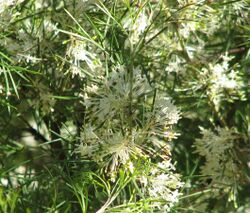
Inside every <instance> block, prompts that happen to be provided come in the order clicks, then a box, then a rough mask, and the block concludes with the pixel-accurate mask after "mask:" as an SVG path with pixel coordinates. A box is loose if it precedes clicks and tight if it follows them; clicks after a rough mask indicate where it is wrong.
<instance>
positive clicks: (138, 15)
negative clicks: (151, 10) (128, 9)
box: [123, 10, 152, 47]
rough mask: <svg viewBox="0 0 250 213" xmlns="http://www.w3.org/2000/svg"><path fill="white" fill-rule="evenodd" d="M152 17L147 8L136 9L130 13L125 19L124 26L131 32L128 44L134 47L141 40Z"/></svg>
mask: <svg viewBox="0 0 250 213" xmlns="http://www.w3.org/2000/svg"><path fill="white" fill-rule="evenodd" d="M151 19H152V17H151V16H150V15H148V14H147V11H145V10H143V11H139V10H135V11H134V14H129V16H128V17H127V18H125V19H123V28H124V29H125V30H127V31H128V34H129V36H128V39H127V41H126V46H128V47H129V46H130V47H132V46H133V45H134V44H136V43H137V42H138V41H139V40H140V36H141V35H142V34H143V32H144V31H145V30H146V28H147V27H148V26H149V24H150V22H151Z"/></svg>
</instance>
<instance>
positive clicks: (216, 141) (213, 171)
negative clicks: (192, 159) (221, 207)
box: [194, 127, 240, 188]
mask: <svg viewBox="0 0 250 213" xmlns="http://www.w3.org/2000/svg"><path fill="white" fill-rule="evenodd" d="M201 133H202V138H200V139H196V141H195V144H194V146H195V149H196V152H197V153H199V155H201V156H204V157H205V160H206V161H205V164H204V165H203V166H202V167H201V174H202V175H203V176H204V178H205V179H211V180H212V181H211V184H212V185H213V186H216V187H219V188H227V187H231V186H233V185H234V183H235V181H236V180H237V179H238V178H239V177H240V175H239V171H240V169H239V168H238V166H237V163H236V162H237V160H236V159H235V156H234V154H233V149H234V146H235V143H236V141H235V140H236V139H237V135H236V133H235V131H234V130H233V129H226V128H220V127H217V128H216V130H215V132H213V131H211V130H207V129H204V128H201Z"/></svg>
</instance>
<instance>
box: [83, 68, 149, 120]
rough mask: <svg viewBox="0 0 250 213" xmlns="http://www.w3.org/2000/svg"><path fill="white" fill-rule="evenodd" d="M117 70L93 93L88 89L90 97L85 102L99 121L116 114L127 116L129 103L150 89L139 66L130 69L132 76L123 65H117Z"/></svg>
mask: <svg viewBox="0 0 250 213" xmlns="http://www.w3.org/2000/svg"><path fill="white" fill-rule="evenodd" d="M117 70H118V71H117ZM117 70H116V71H113V72H112V73H111V75H110V76H109V77H108V78H106V79H105V80H104V83H103V84H102V85H101V86H100V87H99V88H98V90H96V91H95V92H94V94H93V93H92V92H91V91H90V93H89V96H90V98H89V99H88V100H87V102H85V105H86V106H87V107H88V108H89V109H91V110H92V111H93V114H94V115H95V116H96V117H97V118H98V120H99V121H101V122H104V121H106V120H107V119H108V120H111V119H113V118H114V117H117V116H129V107H130V104H133V103H136V102H137V99H138V98H139V97H140V96H141V95H143V94H146V93H147V92H149V91H150V90H151V87H150V85H149V83H148V81H147V79H146V77H145V76H142V75H141V71H140V69H139V68H136V69H133V70H131V71H132V72H133V73H132V76H133V77H132V78H130V76H131V75H130V73H129V71H127V70H125V69H124V67H122V66H121V67H118V69H117ZM93 95H94V97H91V96H93ZM131 102H132V103H131Z"/></svg>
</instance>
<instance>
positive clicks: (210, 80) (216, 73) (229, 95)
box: [201, 54, 245, 110]
mask: <svg viewBox="0 0 250 213" xmlns="http://www.w3.org/2000/svg"><path fill="white" fill-rule="evenodd" d="M232 59H233V58H232V57H228V56H227V54H226V55H224V56H222V62H221V63H215V64H212V63H209V64H208V68H202V71H203V73H202V75H201V80H202V82H203V84H205V85H208V89H207V95H208V96H209V97H210V99H211V100H212V101H213V103H214V105H215V107H216V109H217V110H218V109H219V106H220V102H221V101H222V100H225V99H227V100H230V99H231V100H233V99H240V100H244V99H245V92H244V87H245V84H244V82H243V78H242V76H241V75H240V67H239V66H238V65H237V64H235V65H233V66H232V67H230V64H229V63H230V62H231V60H232Z"/></svg>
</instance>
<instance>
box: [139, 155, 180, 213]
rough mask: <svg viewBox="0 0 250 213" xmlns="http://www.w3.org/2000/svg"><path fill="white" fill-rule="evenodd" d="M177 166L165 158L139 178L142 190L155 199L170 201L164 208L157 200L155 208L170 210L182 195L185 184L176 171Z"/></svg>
mask: <svg viewBox="0 0 250 213" xmlns="http://www.w3.org/2000/svg"><path fill="white" fill-rule="evenodd" d="M174 171H175V167H174V166H173V164H172V163H171V162H170V160H164V161H162V162H159V163H158V164H157V165H155V166H154V167H153V168H152V169H151V170H150V171H149V173H148V174H144V175H143V176H141V177H140V178H139V182H140V183H141V186H142V187H143V188H142V191H143V192H144V193H145V194H149V196H150V197H151V198H153V199H158V200H159V201H160V200H165V201H168V202H167V203H166V204H165V205H164V206H163V208H162V206H161V204H160V202H156V203H155V205H154V208H159V209H164V210H166V211H169V210H170V209H171V208H172V207H173V206H174V205H175V203H176V202H178V198H179V196H180V195H181V193H180V192H179V189H180V188H181V187H182V186H183V185H184V183H183V182H181V181H180V177H179V175H178V174H176V173H174Z"/></svg>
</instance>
